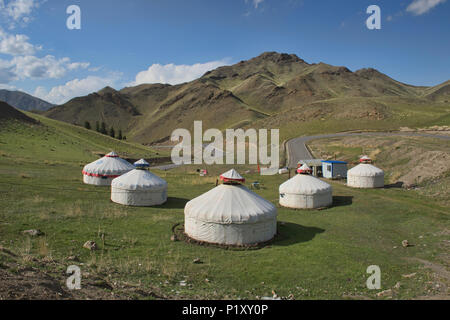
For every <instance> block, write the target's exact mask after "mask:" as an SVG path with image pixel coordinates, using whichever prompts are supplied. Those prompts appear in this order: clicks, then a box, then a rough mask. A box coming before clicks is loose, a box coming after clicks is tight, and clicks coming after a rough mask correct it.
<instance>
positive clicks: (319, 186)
mask: <svg viewBox="0 0 450 320" xmlns="http://www.w3.org/2000/svg"><path fill="white" fill-rule="evenodd" d="M279 190H280V193H292V194H305V195H312V194H320V193H326V192H330V191H331V186H330V185H329V184H328V183H326V182H324V181H322V180H320V179H318V178H316V177H314V176H310V175H305V174H297V175H295V176H294V177H293V178H291V179H289V180H288V181H286V182H284V183H282V184H281V185H280V188H279Z"/></svg>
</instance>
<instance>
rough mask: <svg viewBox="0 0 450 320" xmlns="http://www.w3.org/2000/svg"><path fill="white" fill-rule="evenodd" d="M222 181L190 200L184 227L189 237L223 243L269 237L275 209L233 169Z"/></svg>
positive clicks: (273, 230) (273, 231)
mask: <svg viewBox="0 0 450 320" xmlns="http://www.w3.org/2000/svg"><path fill="white" fill-rule="evenodd" d="M220 179H221V180H222V181H223V184H221V185H219V186H217V187H215V188H213V189H211V190H210V191H208V192H206V193H204V194H202V195H200V196H198V197H197V198H194V199H192V200H191V201H189V202H188V203H187V204H186V206H185V208H184V230H185V233H186V234H187V235H188V236H189V237H191V238H192V239H195V240H199V241H204V242H208V243H216V244H224V245H251V244H257V243H261V242H265V241H268V240H271V239H272V238H273V237H274V236H275V234H276V231H277V209H276V208H275V206H274V205H273V204H272V203H271V202H270V201H267V200H265V199H263V198H262V197H260V196H259V195H257V194H256V193H254V192H252V191H250V190H249V189H247V188H246V187H245V186H243V185H242V184H241V183H243V182H244V181H245V179H244V178H243V177H242V176H241V175H240V174H239V173H238V172H237V171H236V170H234V169H232V170H230V171H227V172H225V173H224V174H222V175H221V176H220Z"/></svg>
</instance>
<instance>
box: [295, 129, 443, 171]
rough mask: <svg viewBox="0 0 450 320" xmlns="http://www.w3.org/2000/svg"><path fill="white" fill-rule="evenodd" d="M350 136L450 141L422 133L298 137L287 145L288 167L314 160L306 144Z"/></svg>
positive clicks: (355, 133) (440, 136) (359, 133)
mask: <svg viewBox="0 0 450 320" xmlns="http://www.w3.org/2000/svg"><path fill="white" fill-rule="evenodd" d="M349 136H352V137H353V136H411V137H427V138H436V139H444V140H450V136H443V135H435V134H431V133H420V132H341V133H332V134H321V135H316V136H305V137H298V138H294V139H291V140H289V141H288V142H287V143H286V149H287V152H286V154H287V165H288V167H289V168H297V163H298V161H299V160H307V159H313V156H312V154H311V152H309V150H308V148H307V146H306V143H307V142H308V141H311V140H316V139H326V138H335V137H349Z"/></svg>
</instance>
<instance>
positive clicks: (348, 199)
mask: <svg viewBox="0 0 450 320" xmlns="http://www.w3.org/2000/svg"><path fill="white" fill-rule="evenodd" d="M352 203H353V196H333V205H332V206H333V207H342V206H349V205H351V204H352Z"/></svg>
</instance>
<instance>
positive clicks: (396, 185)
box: [384, 181, 403, 189]
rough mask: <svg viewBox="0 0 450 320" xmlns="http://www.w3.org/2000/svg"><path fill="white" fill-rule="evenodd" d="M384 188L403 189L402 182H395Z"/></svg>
mask: <svg viewBox="0 0 450 320" xmlns="http://www.w3.org/2000/svg"><path fill="white" fill-rule="evenodd" d="M384 188H385V189H392V188H403V181H397V182H396V183H391V184H386V185H385V186H384Z"/></svg>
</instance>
